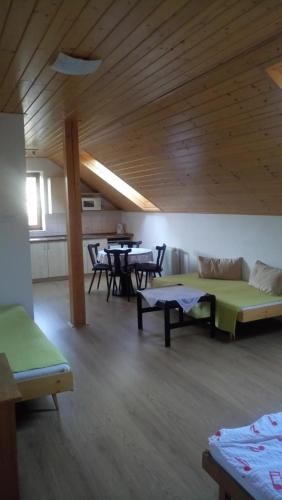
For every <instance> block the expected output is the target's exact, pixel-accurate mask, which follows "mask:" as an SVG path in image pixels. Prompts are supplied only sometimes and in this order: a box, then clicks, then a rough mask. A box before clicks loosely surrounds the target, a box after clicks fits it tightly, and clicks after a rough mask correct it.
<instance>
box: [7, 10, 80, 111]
mask: <svg viewBox="0 0 282 500" xmlns="http://www.w3.org/2000/svg"><path fill="white" fill-rule="evenodd" d="M86 3H87V0H68V1H67V2H66V1H64V2H63V3H62V4H61V5H60V7H59V9H58V11H57V13H56V15H55V16H54V19H53V22H52V23H51V25H50V27H49V29H48V30H47V32H46V33H45V36H44V37H43V38H42V40H41V41H40V44H39V45H38V48H37V49H36V51H35V53H34V54H33V57H32V58H31V60H30V62H29V64H28V65H27V67H26V69H25V71H24V73H23V74H22V76H21V81H24V82H25V83H26V88H25V91H24V92H21V91H19V90H18V88H17V87H16V88H15V89H14V91H13V93H12V95H11V97H10V99H9V101H8V102H7V104H6V108H7V110H8V112H11V113H13V112H15V111H24V110H25V109H26V108H27V107H28V106H27V103H28V102H29V99H32V96H34V95H36V96H39V95H40V94H41V92H42V91H43V90H44V85H43V84H42V83H41V84H40V83H38V81H37V80H38V77H39V75H40V73H41V72H42V70H43V68H44V67H46V65H47V64H48V63H49V61H50V60H52V56H53V59H54V58H55V54H56V49H57V50H59V46H60V43H61V42H62V40H63V39H64V37H65V36H66V35H67V33H68V32H69V31H70V30H71V29H72V27H73V24H74V22H75V21H76V19H77V17H79V15H80V13H81V11H82V10H83V8H84V7H85V5H86ZM21 81H20V82H19V84H20V83H21ZM26 96H28V97H27V99H26ZM33 98H34V97H33ZM22 101H23V103H22V104H21V102H22ZM32 102H33V101H32ZM17 106H20V107H19V108H18V109H17Z"/></svg>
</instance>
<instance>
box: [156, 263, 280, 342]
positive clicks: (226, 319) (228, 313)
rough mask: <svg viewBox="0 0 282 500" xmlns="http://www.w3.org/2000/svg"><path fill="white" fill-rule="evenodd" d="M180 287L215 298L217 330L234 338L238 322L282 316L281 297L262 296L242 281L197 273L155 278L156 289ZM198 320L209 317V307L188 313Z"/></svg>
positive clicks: (195, 308)
mask: <svg viewBox="0 0 282 500" xmlns="http://www.w3.org/2000/svg"><path fill="white" fill-rule="evenodd" d="M178 283H181V284H183V285H186V286H190V287H192V288H197V289H200V290H204V291H205V292H207V293H210V294H212V295H215V296H216V326H217V328H219V329H221V330H224V331H226V332H229V333H230V335H231V336H232V337H235V332H236V324H237V321H238V322H241V323H246V322H249V321H255V320H259V319H265V318H273V317H276V316H281V315H282V297H281V296H278V295H277V296H276V295H270V294H268V293H265V292H261V291H260V290H257V289H256V288H254V287H252V286H250V285H249V284H248V283H247V282H246V281H242V280H238V281H237V280H219V279H206V278H199V276H198V274H197V273H193V274H175V275H171V276H164V277H162V278H155V279H154V280H153V286H154V287H160V286H168V285H175V284H178ZM189 314H191V315H192V316H194V317H195V318H204V317H208V315H209V314H208V310H207V305H204V304H203V305H201V306H196V307H194V308H193V309H192V311H190V312H189Z"/></svg>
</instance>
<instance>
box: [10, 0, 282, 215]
mask: <svg viewBox="0 0 282 500" xmlns="http://www.w3.org/2000/svg"><path fill="white" fill-rule="evenodd" d="M281 19H282V2H281V0H213V1H211V0H96V1H91V0H90V1H86V0H65V1H59V0H52V1H48V0H38V1H35V0H11V1H9V0H1V2H0V33H1V35H0V36H1V38H0V69H1V75H2V82H1V86H0V105H1V111H2V112H11V113H15V112H17V113H20V112H23V113H25V116H24V120H25V135H26V147H27V150H28V151H30V150H35V154H36V155H38V156H47V157H49V158H51V159H53V160H55V161H57V162H58V163H61V162H62V158H63V149H62V130H63V127H62V124H63V120H64V118H65V117H66V116H70V115H72V116H74V117H77V118H78V119H79V120H80V143H81V147H82V149H83V150H85V151H87V152H89V153H90V154H92V155H93V157H95V158H96V159H98V160H99V161H100V162H102V163H103V164H105V165H106V166H107V167H109V168H110V169H111V170H112V171H113V172H114V173H116V174H117V175H119V176H120V177H121V178H122V179H123V180H125V181H126V182H128V183H129V184H130V185H131V186H132V187H134V188H135V189H137V190H138V191H140V192H141V193H142V194H143V195H144V196H145V197H146V198H148V199H149V200H151V201H152V202H153V203H155V204H156V205H157V206H158V207H160V208H161V209H162V210H164V211H185V212H206V213H208V212H213V213H249V214H282V203H281V187H282V186H281V183H282V162H281V152H282V90H281V89H280V88H279V87H278V86H277V85H276V84H275V83H274V82H273V81H272V80H271V78H270V77H269V75H268V74H267V72H266V69H267V68H268V67H269V66H272V65H274V64H277V63H280V62H281V61H282V23H281ZM59 51H64V52H66V53H68V54H72V55H76V56H79V57H86V58H88V57H95V58H101V59H102V60H103V63H102V65H101V67H100V69H99V70H98V71H97V73H95V74H93V75H91V76H86V77H66V76H63V75H60V74H56V73H54V72H53V71H52V69H51V68H50V67H49V64H50V63H51V62H52V61H53V60H54V58H55V56H56V54H57V53H58V52H59ZM83 175H84V174H83V171H82V176H83ZM85 175H86V174H85ZM91 175H92V176H91ZM91 175H90V176H89V173H87V177H88V179H87V181H88V183H90V184H91V183H93V185H96V181H97V179H95V176H94V175H93V174H91ZM102 188H103V186H102ZM107 189H108V192H107V196H111V193H113V192H112V191H111V189H109V188H107ZM129 208H130V207H129Z"/></svg>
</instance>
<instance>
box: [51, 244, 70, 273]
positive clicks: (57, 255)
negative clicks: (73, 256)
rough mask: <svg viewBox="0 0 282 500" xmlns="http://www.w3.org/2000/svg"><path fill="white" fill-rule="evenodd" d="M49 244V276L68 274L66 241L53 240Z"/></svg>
mask: <svg viewBox="0 0 282 500" xmlns="http://www.w3.org/2000/svg"><path fill="white" fill-rule="evenodd" d="M47 245H48V277H49V278H54V277H55V276H67V244H66V241H51V242H50V243H47Z"/></svg>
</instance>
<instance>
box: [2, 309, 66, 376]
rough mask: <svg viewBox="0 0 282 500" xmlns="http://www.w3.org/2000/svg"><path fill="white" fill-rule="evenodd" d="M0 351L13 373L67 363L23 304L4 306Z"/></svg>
mask: <svg viewBox="0 0 282 500" xmlns="http://www.w3.org/2000/svg"><path fill="white" fill-rule="evenodd" d="M0 352H4V353H5V354H6V356H7V358H8V361H9V364H10V367H11V370H12V371H13V372H23V371H26V370H33V369H35V368H44V367H48V366H52V365H60V364H61V363H67V361H66V360H65V358H64V357H63V356H62V354H61V353H60V352H59V351H58V349H57V348H56V347H55V346H54V345H53V344H52V343H51V342H50V341H49V340H48V339H47V338H46V337H45V335H44V334H43V333H42V331H41V330H40V328H39V327H38V326H37V325H36V324H35V323H34V322H33V321H32V319H31V318H30V317H29V316H28V314H27V313H26V312H25V310H24V308H23V307H22V306H0Z"/></svg>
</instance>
